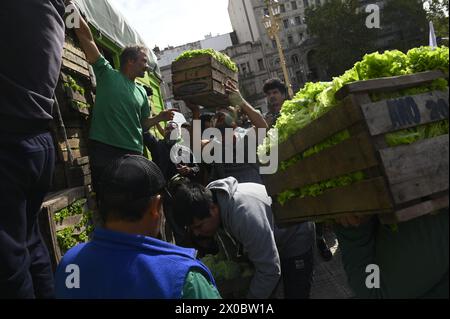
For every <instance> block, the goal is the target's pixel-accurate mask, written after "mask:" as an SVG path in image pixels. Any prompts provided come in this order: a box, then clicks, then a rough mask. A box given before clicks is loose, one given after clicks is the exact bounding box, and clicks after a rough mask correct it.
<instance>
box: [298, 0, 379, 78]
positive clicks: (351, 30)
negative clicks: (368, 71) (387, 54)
mask: <svg viewBox="0 0 450 319" xmlns="http://www.w3.org/2000/svg"><path fill="white" fill-rule="evenodd" d="M360 7H361V4H360V1H359V0H329V1H327V2H325V3H323V4H322V5H321V6H310V7H309V8H308V9H307V10H306V12H305V19H306V25H307V26H308V32H309V33H310V34H311V35H312V36H313V37H314V38H316V39H317V40H318V45H317V47H316V50H317V61H315V63H317V64H321V65H323V66H325V67H326V68H327V73H329V74H330V75H338V74H342V73H343V72H344V71H345V70H346V69H348V68H350V67H351V66H352V65H353V64H354V63H355V62H356V61H358V60H359V59H361V57H362V56H363V55H364V53H366V52H371V51H373V50H374V49H375V46H374V41H375V40H376V38H377V36H378V33H379V31H378V30H377V29H368V28H366V27H365V20H366V18H367V14H366V13H365V11H364V10H358V9H359V8H360ZM310 62H311V61H310Z"/></svg>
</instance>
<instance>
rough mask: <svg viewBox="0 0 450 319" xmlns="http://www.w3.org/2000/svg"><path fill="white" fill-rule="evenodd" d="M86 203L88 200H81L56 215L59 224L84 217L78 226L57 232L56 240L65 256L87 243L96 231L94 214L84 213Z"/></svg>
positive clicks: (55, 218)
mask: <svg viewBox="0 0 450 319" xmlns="http://www.w3.org/2000/svg"><path fill="white" fill-rule="evenodd" d="M85 203H86V199H80V200H78V201H76V202H74V203H73V204H72V205H70V206H68V207H66V208H64V209H62V210H60V211H58V212H56V213H55V216H54V220H55V222H56V223H58V224H59V223H62V222H63V221H64V219H65V218H68V217H70V216H76V215H81V214H82V215H83V216H82V218H81V220H80V222H79V223H78V224H77V225H75V226H71V227H66V228H64V229H62V230H59V231H57V232H56V239H57V241H58V245H59V247H60V249H61V252H62V253H63V254H64V253H65V252H66V251H68V250H69V249H70V248H72V247H74V246H76V245H77V244H79V243H84V242H87V241H88V239H89V235H90V234H91V233H92V231H93V230H94V226H93V225H92V212H90V211H84V209H83V207H84V205H85Z"/></svg>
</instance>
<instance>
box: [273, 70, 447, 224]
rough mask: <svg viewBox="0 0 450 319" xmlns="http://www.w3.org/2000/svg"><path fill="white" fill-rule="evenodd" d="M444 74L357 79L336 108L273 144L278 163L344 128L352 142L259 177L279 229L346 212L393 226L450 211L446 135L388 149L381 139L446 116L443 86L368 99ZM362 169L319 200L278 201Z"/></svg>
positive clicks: (342, 90)
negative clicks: (270, 199) (354, 179)
mask: <svg viewBox="0 0 450 319" xmlns="http://www.w3.org/2000/svg"><path fill="white" fill-rule="evenodd" d="M441 77H444V75H443V73H441V72H424V73H418V74H414V75H408V76H401V77H393V78H386V79H376V80H370V81H361V82H356V83H353V84H349V85H347V86H345V87H343V88H342V89H341V90H340V91H339V92H337V94H336V96H337V97H338V98H339V99H341V102H340V105H338V106H336V107H335V108H333V109H332V110H330V111H329V112H328V113H326V114H325V115H323V116H322V117H320V118H319V119H317V120H315V121H314V122H312V123H310V124H309V125H308V126H306V127H305V128H303V129H302V130H300V131H299V132H298V133H297V134H295V135H293V136H292V137H291V138H290V139H289V140H288V141H286V142H285V143H282V144H280V145H279V162H281V161H284V160H287V159H289V158H291V157H293V156H295V155H296V154H300V153H303V152H304V151H305V150H307V149H308V148H310V147H312V146H314V145H316V144H318V143H320V142H322V141H324V140H326V139H328V138H329V137H331V136H333V135H335V134H336V133H339V132H342V131H344V130H348V131H349V132H350V134H351V138H350V139H348V140H345V141H343V142H342V143H339V144H337V145H335V146H333V147H330V148H327V149H325V150H323V151H321V152H319V153H317V154H315V155H312V156H310V157H307V158H305V159H303V160H301V161H299V162H297V163H296V164H294V165H293V166H291V167H289V168H288V169H287V170H285V171H283V172H281V171H278V172H277V173H276V174H274V175H267V176H265V182H266V185H267V189H268V192H269V194H270V195H271V196H272V197H273V198H274V205H273V211H274V215H275V218H276V221H277V223H278V224H291V223H296V222H299V221H304V220H317V221H320V220H324V219H328V218H334V217H337V216H340V215H347V214H379V217H380V220H382V222H384V223H396V222H401V221H407V220H410V219H412V218H415V217H418V216H422V215H424V214H427V213H430V212H433V211H436V210H437V209H440V208H444V207H448V200H449V197H448V170H449V168H448V160H449V149H448V138H449V137H448V134H446V135H443V136H439V137H434V138H430V139H426V140H421V141H418V142H416V143H413V144H410V145H402V146H397V147H389V146H388V145H387V144H386V142H385V135H386V134H387V133H390V132H395V131H398V130H401V129H406V128H411V127H415V126H419V125H423V124H427V123H432V122H437V121H441V120H444V119H448V112H449V110H448V109H449V106H448V89H447V91H446V92H440V91H435V92H430V93H426V94H419V95H414V96H405V97H401V98H393V99H387V100H382V101H380V102H372V100H371V99H370V95H369V94H371V93H374V92H389V91H391V92H393V91H398V90H400V89H405V88H411V87H416V86H419V85H421V84H426V83H429V82H431V81H433V80H435V79H437V78H441ZM358 171H363V172H364V173H365V174H366V176H368V179H366V180H363V181H361V182H357V183H355V184H353V185H350V186H346V187H340V188H335V189H330V190H328V191H325V192H324V193H323V194H321V195H319V196H317V197H305V198H294V199H291V200H289V201H288V202H287V203H285V205H283V206H282V205H280V204H278V203H277V202H276V200H275V198H276V196H277V195H278V194H279V193H281V192H282V191H284V190H288V189H297V188H301V187H304V186H307V185H311V184H315V183H318V182H322V181H326V180H329V179H332V178H336V177H339V176H343V175H345V174H349V173H353V172H358Z"/></svg>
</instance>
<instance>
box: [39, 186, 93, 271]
mask: <svg viewBox="0 0 450 319" xmlns="http://www.w3.org/2000/svg"><path fill="white" fill-rule="evenodd" d="M86 191H87V189H86V187H75V188H70V189H65V190H62V191H59V192H55V193H52V194H49V195H48V196H47V197H46V198H45V199H44V202H43V204H42V208H41V213H40V215H39V227H40V230H41V234H42V238H43V240H44V242H45V244H46V246H47V248H48V251H49V254H50V260H51V262H52V266H53V270H56V267H57V265H58V263H59V262H60V260H61V257H62V253H61V249H60V247H59V244H58V240H57V236H56V233H57V232H58V231H59V230H62V229H64V228H67V227H71V226H74V225H77V224H78V223H79V222H80V220H81V218H82V215H76V216H71V217H69V218H66V219H64V221H63V222H62V223H56V222H55V213H56V212H58V211H59V210H61V209H63V208H66V207H68V206H70V205H71V204H73V203H74V202H76V201H77V200H79V199H83V198H86V197H87V196H86V195H87V192H86Z"/></svg>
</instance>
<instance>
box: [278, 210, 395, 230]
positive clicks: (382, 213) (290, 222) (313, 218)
mask: <svg viewBox="0 0 450 319" xmlns="http://www.w3.org/2000/svg"><path fill="white" fill-rule="evenodd" d="M375 214H376V215H377V216H378V217H380V216H381V217H382V216H386V215H391V214H393V213H392V209H387V210H377V211H366V212H352V213H350V214H349V215H351V216H355V215H356V216H365V215H375ZM343 216H345V214H342V213H338V214H328V215H327V214H324V215H320V216H307V217H297V218H291V219H283V220H280V221H279V220H277V219H275V223H276V225H277V226H278V227H280V228H285V227H290V226H292V225H294V224H298V223H303V222H305V221H315V222H326V221H333V220H336V219H338V218H341V217H343ZM394 223H396V222H394V221H392V222H389V223H387V224H394Z"/></svg>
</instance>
